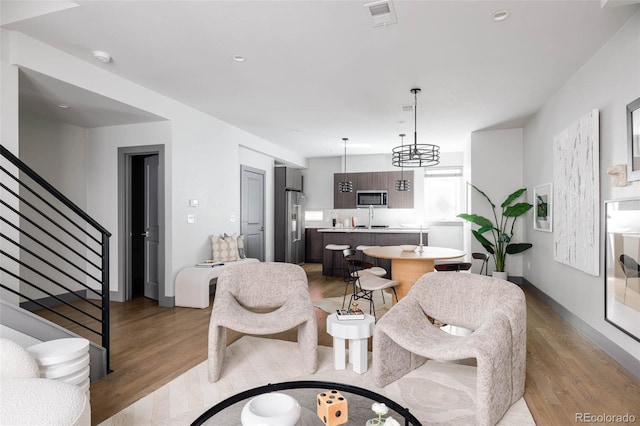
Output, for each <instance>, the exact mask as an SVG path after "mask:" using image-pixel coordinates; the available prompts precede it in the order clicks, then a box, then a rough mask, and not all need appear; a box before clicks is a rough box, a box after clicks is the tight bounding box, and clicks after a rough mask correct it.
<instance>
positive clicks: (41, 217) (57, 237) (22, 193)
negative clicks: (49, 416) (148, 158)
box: [0, 145, 111, 372]
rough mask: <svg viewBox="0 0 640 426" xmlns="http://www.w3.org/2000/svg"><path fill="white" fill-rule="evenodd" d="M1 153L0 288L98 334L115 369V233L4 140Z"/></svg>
mask: <svg viewBox="0 0 640 426" xmlns="http://www.w3.org/2000/svg"><path fill="white" fill-rule="evenodd" d="M0 155H1V156H2V158H3V159H5V160H6V161H4V160H3V162H2V164H0V194H1V195H2V196H1V197H0V242H1V244H0V271H1V272H2V274H0V288H2V289H3V291H6V292H9V293H12V294H14V295H16V296H17V297H16V299H17V300H18V301H19V302H20V305H21V306H23V307H25V308H28V309H30V310H34V311H38V310H41V309H42V310H46V311H48V312H51V313H53V314H54V315H52V316H53V317H55V318H59V319H61V322H62V324H63V325H67V328H69V327H70V325H71V324H73V325H74V326H75V327H76V329H77V330H78V334H85V335H86V334H88V335H89V336H87V337H88V338H91V336H93V337H95V336H98V338H99V340H100V344H101V346H102V347H104V348H105V349H106V370H107V372H109V371H111V370H110V366H109V358H110V357H109V237H110V236H111V234H110V233H109V232H108V231H107V230H106V229H105V228H104V227H102V226H101V225H100V224H99V223H98V222H96V221H95V220H94V219H93V218H91V217H90V216H89V215H88V214H87V213H86V212H84V211H83V210H82V209H81V208H79V207H78V206H77V205H76V204H74V203H73V202H71V200H69V199H68V198H67V197H66V196H64V195H63V194H62V193H60V191H58V190H57V189H56V188H54V187H53V186H52V185H51V184H50V183H49V182H47V181H46V180H45V179H44V178H42V177H41V176H40V175H38V174H37V173H36V172H35V171H33V170H32V169H31V168H30V167H29V166H27V165H26V164H24V163H23V162H22V161H21V160H20V159H18V158H17V157H16V156H15V155H13V154H12V153H11V152H10V151H9V150H8V149H6V148H5V147H4V146H2V145H0ZM91 340H94V339H91Z"/></svg>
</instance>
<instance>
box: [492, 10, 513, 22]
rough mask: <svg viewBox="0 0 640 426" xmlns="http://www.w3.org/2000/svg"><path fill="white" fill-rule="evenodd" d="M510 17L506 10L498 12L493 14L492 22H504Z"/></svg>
mask: <svg viewBox="0 0 640 426" xmlns="http://www.w3.org/2000/svg"><path fill="white" fill-rule="evenodd" d="M510 15H511V13H509V11H508V10H498V11H497V12H494V13H493V20H494V21H497V22H500V21H504V20H505V19H507V18H508V17H509V16H510Z"/></svg>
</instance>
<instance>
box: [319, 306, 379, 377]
mask: <svg viewBox="0 0 640 426" xmlns="http://www.w3.org/2000/svg"><path fill="white" fill-rule="evenodd" d="M375 322H376V319H375V317H374V316H373V315H366V314H365V316H364V319H355V320H339V319H338V316H337V315H336V314H331V315H329V316H328V317H327V333H329V334H330V335H331V336H333V363H334V368H335V369H336V370H344V369H345V368H346V365H345V359H346V353H345V352H346V351H345V340H346V339H348V340H349V364H352V366H353V371H355V372H356V373H358V374H362V373H365V372H366V371H367V367H368V365H367V342H368V341H369V337H371V336H373V327H374V324H375Z"/></svg>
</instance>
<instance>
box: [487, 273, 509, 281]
mask: <svg viewBox="0 0 640 426" xmlns="http://www.w3.org/2000/svg"><path fill="white" fill-rule="evenodd" d="M491 275H492V276H493V278H500V279H501V280H505V281H508V280H509V273H508V272H500V271H493V272H491Z"/></svg>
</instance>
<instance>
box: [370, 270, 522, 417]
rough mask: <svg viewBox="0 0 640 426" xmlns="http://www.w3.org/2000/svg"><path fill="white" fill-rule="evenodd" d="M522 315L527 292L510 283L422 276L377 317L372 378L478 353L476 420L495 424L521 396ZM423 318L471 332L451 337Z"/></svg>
mask: <svg viewBox="0 0 640 426" xmlns="http://www.w3.org/2000/svg"><path fill="white" fill-rule="evenodd" d="M526 314H527V311H526V302H525V297H524V293H523V292H522V290H521V289H520V288H519V287H518V286H516V285H514V284H512V283H509V282H507V281H504V280H500V279H497V278H492V277H487V276H483V275H476V274H460V273H457V272H435V273H429V274H426V275H424V276H422V277H421V278H420V279H419V280H418V281H417V282H416V283H415V284H414V286H413V288H412V289H411V291H410V292H409V294H408V295H407V296H406V297H405V298H403V299H401V300H400V302H398V303H397V304H396V305H395V306H394V307H393V308H391V310H389V312H387V313H386V314H385V315H384V316H383V317H382V318H380V320H378V324H377V325H376V329H375V333H374V337H373V374H374V380H375V382H376V384H377V385H378V386H381V387H382V386H386V385H387V384H389V383H391V382H393V381H395V380H398V379H399V378H401V377H402V376H404V375H405V374H407V373H409V372H410V371H411V370H413V369H415V368H417V367H418V366H420V365H422V364H423V363H424V362H425V361H426V359H427V358H430V359H433V360H441V361H451V360H460V359H466V358H476V360H477V385H476V424H478V425H494V424H496V423H497V422H498V421H499V420H500V419H501V418H502V416H503V415H504V413H505V412H506V411H507V409H508V408H509V407H510V406H511V404H513V403H514V402H516V401H517V400H518V399H520V398H521V397H522V395H523V393H524V380H525V367H526V365H525V364H526ZM427 315H428V316H429V317H431V318H435V319H437V320H439V321H441V322H443V323H446V324H450V325H455V326H459V327H464V328H467V329H470V330H473V333H471V334H470V335H468V336H464V337H461V336H454V335H451V334H448V333H446V332H444V331H442V330H441V329H440V328H439V327H437V326H435V325H433V324H432V323H431V322H430V321H429V320H428V319H427Z"/></svg>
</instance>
